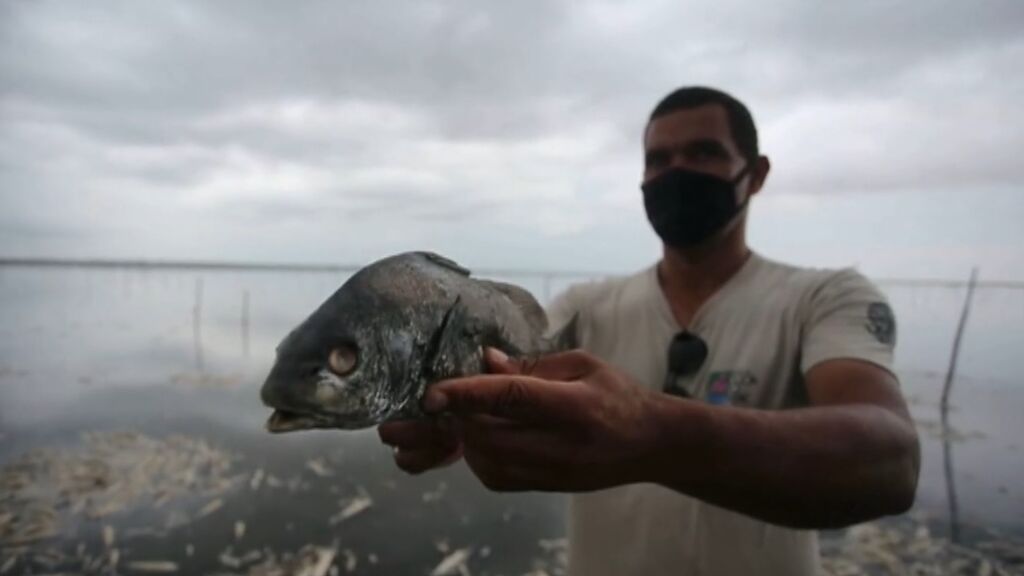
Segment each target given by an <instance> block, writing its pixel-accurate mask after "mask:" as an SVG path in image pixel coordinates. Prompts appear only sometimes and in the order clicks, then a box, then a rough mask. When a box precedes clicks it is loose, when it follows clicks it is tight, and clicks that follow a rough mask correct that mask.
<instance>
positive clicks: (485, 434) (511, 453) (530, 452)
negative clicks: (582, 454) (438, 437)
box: [462, 415, 577, 467]
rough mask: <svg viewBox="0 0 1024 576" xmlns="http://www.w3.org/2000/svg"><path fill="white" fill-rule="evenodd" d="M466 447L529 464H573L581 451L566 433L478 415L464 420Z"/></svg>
mask: <svg viewBox="0 0 1024 576" xmlns="http://www.w3.org/2000/svg"><path fill="white" fill-rule="evenodd" d="M462 430H463V431H464V439H465V440H464V442H465V446H466V450H468V451H471V452H480V453H485V454H488V455H490V456H491V457H493V458H495V459H497V460H499V461H502V462H508V463H518V464H522V465H525V466H540V467H551V466H564V465H569V464H571V463H572V462H573V461H574V460H575V458H576V456H577V450H576V448H574V447H573V446H570V445H569V444H568V443H567V442H566V441H565V438H564V436H563V434H564V433H562V432H559V433H552V432H551V431H548V430H544V429H538V428H533V427H528V426H523V425H522V424H519V423H517V422H510V421H507V420H498V419H495V418H493V417H489V416H484V415H474V416H469V417H467V418H465V419H464V420H463V422H462Z"/></svg>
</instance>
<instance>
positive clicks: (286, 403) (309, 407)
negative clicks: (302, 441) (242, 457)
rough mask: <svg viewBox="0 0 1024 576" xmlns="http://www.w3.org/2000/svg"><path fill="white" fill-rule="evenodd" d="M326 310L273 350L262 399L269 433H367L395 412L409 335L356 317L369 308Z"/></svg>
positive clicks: (384, 322) (372, 319)
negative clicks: (315, 430)
mask: <svg viewBox="0 0 1024 576" xmlns="http://www.w3.org/2000/svg"><path fill="white" fill-rule="evenodd" d="M328 304H332V303H331V302H330V301H328V302H327V303H325V305H324V306H322V307H321V308H320V309H318V310H317V311H316V312H314V313H313V314H312V315H311V316H310V317H309V318H307V319H306V320H305V321H304V322H303V323H302V324H300V325H299V326H298V327H297V328H295V329H294V330H292V332H291V333H289V334H288V336H287V337H286V338H285V339H284V340H282V342H281V343H280V345H279V346H278V348H277V357H276V360H275V363H274V366H273V367H272V368H271V371H270V373H269V374H268V376H267V379H266V381H265V382H264V383H263V387H262V389H261V391H260V396H261V398H262V400H263V403H264V404H266V405H267V406H269V407H271V408H274V409H275V410H274V412H273V414H271V416H270V419H269V420H268V421H267V429H268V430H269V431H271V432H292V431H297V430H306V429H312V428H341V429H353V430H354V429H360V428H367V427H370V426H372V425H374V424H376V423H379V422H381V421H383V420H385V419H387V418H388V417H389V416H390V415H391V414H392V413H393V412H395V411H396V410H397V409H399V408H400V407H401V398H400V397H399V396H400V395H401V391H396V390H395V389H394V386H392V385H391V383H392V382H394V381H395V380H401V378H402V376H403V375H402V374H400V373H401V372H402V370H403V369H404V366H403V360H405V359H407V358H408V356H409V350H410V349H411V346H410V345H409V344H407V343H404V342H403V341H402V338H401V335H402V334H405V333H406V332H407V331H402V330H399V329H393V328H392V327H389V326H388V325H387V324H388V321H389V319H388V318H380V317H370V316H369V315H366V314H361V313H360V311H361V310H369V309H374V307H373V306H366V305H364V306H337V305H333V306H331V305H328ZM335 304H336V303H335ZM392 321H393V320H392ZM396 373H399V375H398V376H397V377H396Z"/></svg>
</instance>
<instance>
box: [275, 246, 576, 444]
mask: <svg viewBox="0 0 1024 576" xmlns="http://www.w3.org/2000/svg"><path fill="white" fill-rule="evenodd" d="M575 331H576V319H575V318H573V320H572V321H570V322H569V323H567V324H566V326H564V327H563V328H562V329H560V330H558V331H555V332H554V333H553V334H551V335H550V336H549V333H550V332H551V331H550V330H549V326H548V320H547V317H546V315H545V313H544V309H543V308H542V307H541V306H540V304H539V303H538V302H537V301H536V300H535V299H534V298H533V296H532V295H531V294H530V293H529V292H527V291H526V290H525V289H523V288H521V287H519V286H515V285H513V284H506V283H502V282H495V281H489V280H484V279H478V278H473V277H471V274H470V271H469V270H467V269H465V268H463V267H462V266H460V265H458V264H457V263H455V262H453V261H452V260H449V259H448V258H445V257H443V256H441V255H439V254H435V253H432V252H406V253H402V254H397V255H394V256H390V257H387V258H384V259H382V260H378V261H377V262H374V263H372V264H370V265H368V266H366V267H364V268H362V269H360V270H359V271H358V272H356V273H355V274H354V275H353V276H352V277H351V278H349V279H348V280H347V281H346V282H345V283H344V284H343V285H342V286H341V287H340V288H339V289H338V290H337V291H336V292H335V293H334V294H333V295H331V297H330V298H328V299H327V300H326V301H325V302H323V303H322V304H321V305H320V307H319V308H317V309H316V310H315V311H314V312H313V313H312V314H311V315H310V316H309V317H308V318H306V320H305V321H303V322H302V323H301V324H299V326H298V327H296V328H295V329H294V330H292V331H291V332H290V333H289V334H288V336H287V337H285V339H284V340H282V341H281V343H280V345H279V346H278V347H277V358H276V361H275V364H274V366H273V367H272V368H271V371H270V374H269V375H268V376H267V379H266V381H265V382H264V384H263V387H262V389H261V392H260V395H261V397H262V400H263V402H264V404H266V405H267V406H269V407H271V408H274V409H275V411H274V412H273V414H271V416H270V419H269V420H268V421H267V429H268V430H269V431H271V432H291V431H295V430H305V429H311V428H340V429H350V430H354V429H360V428H367V427H370V426H373V425H376V424H379V423H381V422H383V421H386V420H392V419H400V418H403V419H404V418H422V417H424V416H423V413H422V411H421V409H420V404H419V402H420V399H421V398H422V396H423V392H424V390H425V389H426V387H427V386H429V385H431V384H432V383H434V382H437V381H440V380H443V379H446V378H450V377H456V376H463V375H470V374H478V373H481V372H483V371H484V369H485V367H484V361H483V354H482V348H481V347H482V346H492V347H495V348H499V349H501V350H503V351H504V352H505V353H507V354H509V355H510V356H514V357H535V356H539V355H542V354H545V353H550V352H555V351H559V350H566V349H569V348H571V347H573V346H574V345H575Z"/></svg>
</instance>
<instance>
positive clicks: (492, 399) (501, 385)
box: [424, 374, 578, 423]
mask: <svg viewBox="0 0 1024 576" xmlns="http://www.w3.org/2000/svg"><path fill="white" fill-rule="evenodd" d="M574 392H575V391H574V389H573V387H572V386H570V385H566V384H564V383H561V382H551V381H547V380H541V379H538V378H532V377H530V376H519V375H515V374H482V375H478V376H472V377H467V378H461V379H458V380H449V381H447V382H439V383H437V384H435V385H434V386H431V387H430V388H428V389H427V392H426V398H425V400H424V402H425V407H426V408H427V410H428V411H436V410H438V409H444V410H448V411H450V412H452V413H454V414H457V415H469V414H488V415H491V416H496V417H499V418H506V419H511V420H518V421H521V422H536V423H550V422H551V421H553V420H554V421H558V420H564V419H566V418H571V417H572V415H573V412H574V410H573V407H574V406H575V405H576V404H577V403H578V400H577V399H576V397H575V395H574Z"/></svg>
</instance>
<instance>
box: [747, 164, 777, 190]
mask: <svg viewBox="0 0 1024 576" xmlns="http://www.w3.org/2000/svg"><path fill="white" fill-rule="evenodd" d="M771 169H772V163H771V161H770V160H768V157H767V156H758V157H757V161H756V162H754V169H753V170H751V172H750V192H749V194H748V196H747V197H748V198H749V197H750V196H753V195H754V194H757V193H758V192H760V191H761V188H762V187H764V183H765V180H767V179H768V172H769V171H771Z"/></svg>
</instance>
